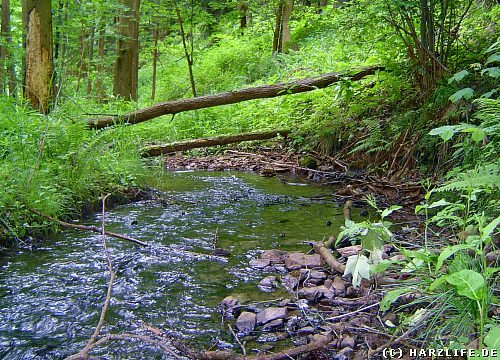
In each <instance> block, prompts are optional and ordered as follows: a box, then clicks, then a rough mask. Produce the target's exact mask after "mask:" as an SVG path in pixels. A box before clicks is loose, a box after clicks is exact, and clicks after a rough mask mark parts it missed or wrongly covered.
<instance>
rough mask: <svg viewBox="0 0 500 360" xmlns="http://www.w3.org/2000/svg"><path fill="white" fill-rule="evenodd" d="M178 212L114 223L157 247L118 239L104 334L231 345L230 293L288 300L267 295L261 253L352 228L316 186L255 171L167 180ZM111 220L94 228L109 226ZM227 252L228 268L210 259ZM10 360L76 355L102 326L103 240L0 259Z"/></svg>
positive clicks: (129, 214)
mask: <svg viewBox="0 0 500 360" xmlns="http://www.w3.org/2000/svg"><path fill="white" fill-rule="evenodd" d="M162 184H163V186H162V189H161V190H162V191H165V193H166V194H167V196H168V199H169V200H168V202H162V203H160V202H158V201H141V202H136V203H132V204H128V205H123V206H119V207H117V208H115V209H113V210H110V211H108V212H107V213H106V227H107V229H108V230H110V231H115V232H119V233H124V234H128V235H130V236H133V237H136V238H138V239H141V240H143V241H147V242H149V243H150V244H151V246H150V247H148V248H140V247H138V246H136V245H134V244H131V243H128V242H125V241H121V240H117V239H111V238H108V243H109V244H108V245H109V248H110V255H111V259H112V262H113V266H114V268H115V270H116V271H117V278H116V281H115V284H114V287H113V297H112V301H111V307H110V310H109V313H108V316H107V321H106V326H105V327H104V329H103V332H105V333H108V332H113V333H118V332H121V331H127V332H137V331H138V330H137V329H136V326H135V325H134V323H140V322H146V323H149V324H153V325H155V326H158V327H160V328H163V329H166V330H168V331H171V332H174V333H176V334H177V335H179V336H181V337H184V338H189V339H191V340H193V341H195V342H198V344H199V345H200V346H206V347H208V346H210V345H211V344H213V343H215V342H216V341H217V340H220V341H221V343H226V342H231V337H230V335H229V334H228V333H227V329H223V328H222V327H221V324H220V323H221V322H220V316H219V315H218V314H217V313H216V311H215V306H216V305H217V304H218V303H219V302H220V301H221V300H222V299H223V298H224V297H225V296H227V295H235V296H237V297H239V298H240V299H241V300H242V301H257V300H265V299H273V298H277V297H281V296H284V295H285V294H284V293H283V292H282V291H279V290H278V291H277V292H274V293H263V292H260V291H258V290H257V286H256V283H257V281H258V280H259V279H260V278H262V277H263V276H264V275H263V274H262V273H258V272H255V271H254V270H251V269H249V268H248V260H249V259H251V258H252V257H254V256H256V254H257V253H258V250H260V249H270V248H280V249H283V250H305V249H307V248H308V245H307V241H308V240H311V241H318V240H321V239H323V238H324V237H326V236H328V235H329V234H330V232H331V228H328V227H327V226H326V225H325V223H326V221H327V220H330V221H333V222H334V226H337V227H338V225H339V222H342V221H343V220H342V215H341V209H340V208H338V207H336V206H335V204H332V203H321V202H319V201H311V200H309V199H308V196H313V195H318V194H321V193H326V190H325V189H322V188H320V187H317V186H314V185H308V186H294V185H296V184H293V186H292V185H286V184H284V183H283V182H282V181H280V180H279V179H276V178H272V179H270V178H262V177H259V176H257V175H254V174H247V173H200V172H193V173H189V172H183V173H172V174H166V175H165V178H164V179H162ZM100 221H101V215H100V214H96V215H95V216H94V217H93V218H92V219H88V220H87V221H86V223H89V224H95V225H97V226H99V224H100ZM215 234H217V237H218V242H217V246H218V247H222V248H224V249H227V250H229V251H230V252H231V256H230V257H229V259H228V261H210V260H207V258H206V257H204V256H192V255H188V254H187V253H186V251H192V252H198V253H204V254H208V253H209V252H210V250H211V245H212V242H213V239H214V236H216V235H215ZM0 256H1V257H3V261H4V262H3V263H4V264H5V265H4V266H3V267H2V268H0V357H1V358H4V359H41V358H42V359H57V358H62V357H64V356H67V355H70V354H72V353H74V352H77V351H78V350H79V349H80V348H82V347H83V345H84V344H85V342H86V340H87V339H88V338H89V337H90V335H91V333H92V331H93V330H94V327H95V325H96V324H97V322H98V319H99V313H100V307H101V305H102V302H103V301H104V297H105V292H106V286H107V281H108V273H107V267H106V263H105V261H104V258H103V250H102V240H101V237H100V236H99V235H97V234H88V233H84V232H80V231H75V230H66V231H63V232H61V233H60V234H59V235H58V236H56V237H55V238H54V239H52V240H50V241H48V242H47V243H45V244H44V246H43V247H41V248H38V249H36V250H32V251H28V250H20V251H10V252H5V253H3V254H0ZM145 353H148V355H147V358H167V357H162V355H161V353H160V352H159V351H157V350H156V349H153V348H151V347H150V346H144V345H142V344H138V343H135V342H134V343H127V344H123V345H119V344H110V345H108V346H106V347H103V348H101V349H100V350H99V351H96V352H95V354H98V355H100V356H103V355H106V356H107V357H109V358H124V357H126V358H139V357H142V358H144V357H145V355H144V354H145Z"/></svg>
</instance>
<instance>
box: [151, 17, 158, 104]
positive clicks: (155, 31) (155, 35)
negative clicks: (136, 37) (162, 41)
mask: <svg viewBox="0 0 500 360" xmlns="http://www.w3.org/2000/svg"><path fill="white" fill-rule="evenodd" d="M158 28H159V25H158V24H155V26H154V29H153V84H152V85H151V100H153V101H154V99H155V96H156V66H157V63H158V37H159V32H160V31H159V29H158Z"/></svg>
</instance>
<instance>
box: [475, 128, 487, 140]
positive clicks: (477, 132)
mask: <svg viewBox="0 0 500 360" xmlns="http://www.w3.org/2000/svg"><path fill="white" fill-rule="evenodd" d="M485 137H486V133H485V132H484V130H483V129H481V128H477V129H476V130H475V131H473V132H472V140H474V141H475V142H480V141H483V139H484V138H485Z"/></svg>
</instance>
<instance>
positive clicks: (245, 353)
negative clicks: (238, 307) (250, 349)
mask: <svg viewBox="0 0 500 360" xmlns="http://www.w3.org/2000/svg"><path fill="white" fill-rule="evenodd" d="M227 327H228V328H229V331H231V334H233V336H234V339H235V340H236V342H237V343H238V345H239V346H240V348H241V351H243V355H244V356H247V351H246V349H245V347H244V346H243V344H242V343H241V341H240V339H239V338H238V335H236V333H235V332H234V330H233V328H232V327H231V325H230V324H227Z"/></svg>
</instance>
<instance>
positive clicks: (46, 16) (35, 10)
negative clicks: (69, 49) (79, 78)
mask: <svg viewBox="0 0 500 360" xmlns="http://www.w3.org/2000/svg"><path fill="white" fill-rule="evenodd" d="M23 30H24V34H25V35H26V41H25V49H26V58H25V70H24V87H23V88H24V97H25V98H26V99H27V100H28V101H29V102H30V103H31V104H32V105H33V106H34V107H35V108H37V109H39V110H40V111H41V112H42V113H48V112H49V109H50V104H51V102H52V100H53V98H54V84H53V78H52V76H53V63H52V13H51V1H50V0H24V1H23Z"/></svg>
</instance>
